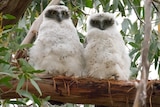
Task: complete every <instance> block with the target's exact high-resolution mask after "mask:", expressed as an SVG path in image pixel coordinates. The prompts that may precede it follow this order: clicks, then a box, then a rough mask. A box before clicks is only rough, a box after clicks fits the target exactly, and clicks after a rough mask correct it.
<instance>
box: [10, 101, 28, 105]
mask: <svg viewBox="0 0 160 107" xmlns="http://www.w3.org/2000/svg"><path fill="white" fill-rule="evenodd" d="M8 103H9V104H18V105H21V104H22V105H26V104H25V103H24V102H22V101H9V102H8Z"/></svg>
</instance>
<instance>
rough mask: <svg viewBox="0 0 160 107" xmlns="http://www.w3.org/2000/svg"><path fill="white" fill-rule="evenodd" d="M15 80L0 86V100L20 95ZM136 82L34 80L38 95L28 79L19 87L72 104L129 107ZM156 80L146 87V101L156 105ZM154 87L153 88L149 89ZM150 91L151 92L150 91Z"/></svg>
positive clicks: (159, 97) (60, 79) (158, 82)
mask: <svg viewBox="0 0 160 107" xmlns="http://www.w3.org/2000/svg"><path fill="white" fill-rule="evenodd" d="M18 82H19V81H18V80H13V81H12V82H11V83H12V84H14V85H13V88H10V87H6V86H2V85H1V86H0V90H1V93H0V96H1V99H12V98H21V96H19V95H18V94H17V93H16V87H17V84H18ZM136 82H138V81H130V82H126V81H116V80H97V79H91V78H78V79H75V78H74V79H73V78H68V77H67V78H66V77H63V78H59V79H58V78H55V79H45V80H41V81H37V84H38V85H39V87H40V89H41V91H42V96H40V95H39V93H38V92H37V90H36V89H35V88H34V87H33V86H32V84H31V83H30V82H26V83H25V84H24V86H23V88H22V89H23V90H25V89H26V87H28V88H27V89H28V91H29V92H30V93H33V94H35V95H36V96H37V97H38V96H39V97H41V98H46V97H47V96H50V97H51V99H50V100H54V101H59V102H64V103H74V104H96V105H104V106H109V107H117V106H118V107H131V106H132V104H133V102H134V98H135V93H136V88H135V83H136ZM159 86H160V81H149V82H148V86H147V93H148V97H147V104H148V105H149V104H151V105H153V106H158V105H159V104H160V102H159V99H160V90H159ZM153 87H154V89H153ZM152 93H154V94H152Z"/></svg>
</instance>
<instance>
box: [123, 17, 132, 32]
mask: <svg viewBox="0 0 160 107" xmlns="http://www.w3.org/2000/svg"><path fill="white" fill-rule="evenodd" d="M130 25H131V21H130V20H129V19H126V18H125V19H124V20H123V22H122V30H123V31H124V32H126V31H127V29H128V28H129V27H130Z"/></svg>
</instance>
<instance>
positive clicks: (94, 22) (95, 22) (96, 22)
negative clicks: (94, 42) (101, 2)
mask: <svg viewBox="0 0 160 107" xmlns="http://www.w3.org/2000/svg"><path fill="white" fill-rule="evenodd" d="M91 23H92V24H94V25H96V24H98V23H99V22H98V21H97V20H91Z"/></svg>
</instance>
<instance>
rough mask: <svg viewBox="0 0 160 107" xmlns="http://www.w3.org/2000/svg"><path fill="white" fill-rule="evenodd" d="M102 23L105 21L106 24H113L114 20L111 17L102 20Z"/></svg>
mask: <svg viewBox="0 0 160 107" xmlns="http://www.w3.org/2000/svg"><path fill="white" fill-rule="evenodd" d="M104 23H105V24H106V25H113V24H114V21H113V19H109V20H104Z"/></svg>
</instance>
